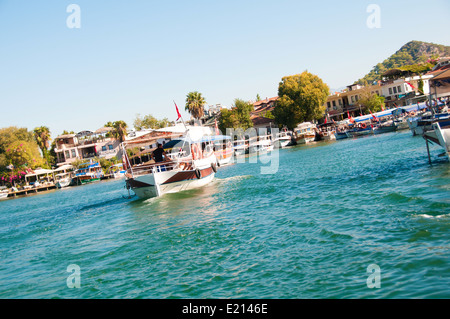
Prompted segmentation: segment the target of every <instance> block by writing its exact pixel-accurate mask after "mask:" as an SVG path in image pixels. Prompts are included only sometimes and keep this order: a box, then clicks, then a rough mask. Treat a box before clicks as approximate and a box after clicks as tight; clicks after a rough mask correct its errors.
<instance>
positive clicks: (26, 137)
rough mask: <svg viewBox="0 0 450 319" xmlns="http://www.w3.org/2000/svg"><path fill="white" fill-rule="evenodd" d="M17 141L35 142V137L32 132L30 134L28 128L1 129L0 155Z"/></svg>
mask: <svg viewBox="0 0 450 319" xmlns="http://www.w3.org/2000/svg"><path fill="white" fill-rule="evenodd" d="M15 141H25V142H34V141H35V140H34V136H33V133H32V132H29V131H28V130H27V129H26V128H24V127H22V128H18V127H16V126H10V127H5V128H1V129H0V154H2V153H5V151H6V148H7V147H8V145H10V144H11V143H13V142H15Z"/></svg>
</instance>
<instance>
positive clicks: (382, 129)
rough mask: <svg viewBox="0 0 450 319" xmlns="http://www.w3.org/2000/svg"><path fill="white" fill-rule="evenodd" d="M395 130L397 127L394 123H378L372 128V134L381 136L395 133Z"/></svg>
mask: <svg viewBox="0 0 450 319" xmlns="http://www.w3.org/2000/svg"><path fill="white" fill-rule="evenodd" d="M396 130H397V125H396V124H395V122H394V121H388V122H385V123H380V124H378V125H376V126H375V127H374V128H373V134H382V133H389V132H395V131H396Z"/></svg>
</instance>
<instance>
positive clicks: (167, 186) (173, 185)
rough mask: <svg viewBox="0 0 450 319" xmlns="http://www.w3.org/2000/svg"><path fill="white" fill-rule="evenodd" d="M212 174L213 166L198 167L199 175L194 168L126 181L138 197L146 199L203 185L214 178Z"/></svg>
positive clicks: (147, 175) (153, 174)
mask: <svg viewBox="0 0 450 319" xmlns="http://www.w3.org/2000/svg"><path fill="white" fill-rule="evenodd" d="M214 176H215V172H214V170H213V168H212V167H208V168H204V169H199V176H197V174H196V171H195V170H189V171H179V170H177V171H167V172H158V173H152V174H146V175H142V176H137V177H134V178H128V179H127V180H126V183H127V187H129V188H131V189H132V190H133V191H134V192H135V193H136V195H137V196H138V197H139V198H141V199H146V198H152V197H158V196H161V195H164V194H168V193H177V192H180V191H185V190H190V189H195V188H199V187H202V186H205V185H207V184H208V183H210V182H211V181H212V180H213V179H214Z"/></svg>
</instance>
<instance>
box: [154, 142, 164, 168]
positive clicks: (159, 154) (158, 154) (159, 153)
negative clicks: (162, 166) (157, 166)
mask: <svg viewBox="0 0 450 319" xmlns="http://www.w3.org/2000/svg"><path fill="white" fill-rule="evenodd" d="M163 156H164V157H163ZM152 159H153V160H154V161H155V163H160V162H164V160H165V159H167V154H166V152H165V151H164V148H163V147H162V144H160V143H158V148H157V149H156V150H154V151H153V153H152Z"/></svg>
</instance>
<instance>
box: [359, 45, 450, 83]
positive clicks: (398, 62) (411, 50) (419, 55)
mask: <svg viewBox="0 0 450 319" xmlns="http://www.w3.org/2000/svg"><path fill="white" fill-rule="evenodd" d="M441 57H450V46H445V45H441V44H434V43H428V42H422V41H410V42H408V43H406V44H405V45H404V46H402V47H401V48H400V50H398V51H397V52H395V53H394V54H393V55H391V56H390V57H389V58H387V59H386V60H384V61H383V62H382V63H378V64H377V65H375V66H374V67H373V68H372V70H371V71H370V72H369V73H368V74H366V75H365V76H364V77H363V78H362V79H359V80H358V81H356V83H360V84H364V82H365V81H367V83H372V82H374V81H378V80H380V76H381V75H382V74H383V73H384V72H386V71H388V70H390V69H394V68H402V67H403V68H405V67H406V66H411V65H416V67H415V69H417V68H418V69H422V70H424V71H426V70H429V69H431V68H432V67H433V64H431V63H429V61H430V60H436V59H438V58H441Z"/></svg>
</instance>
